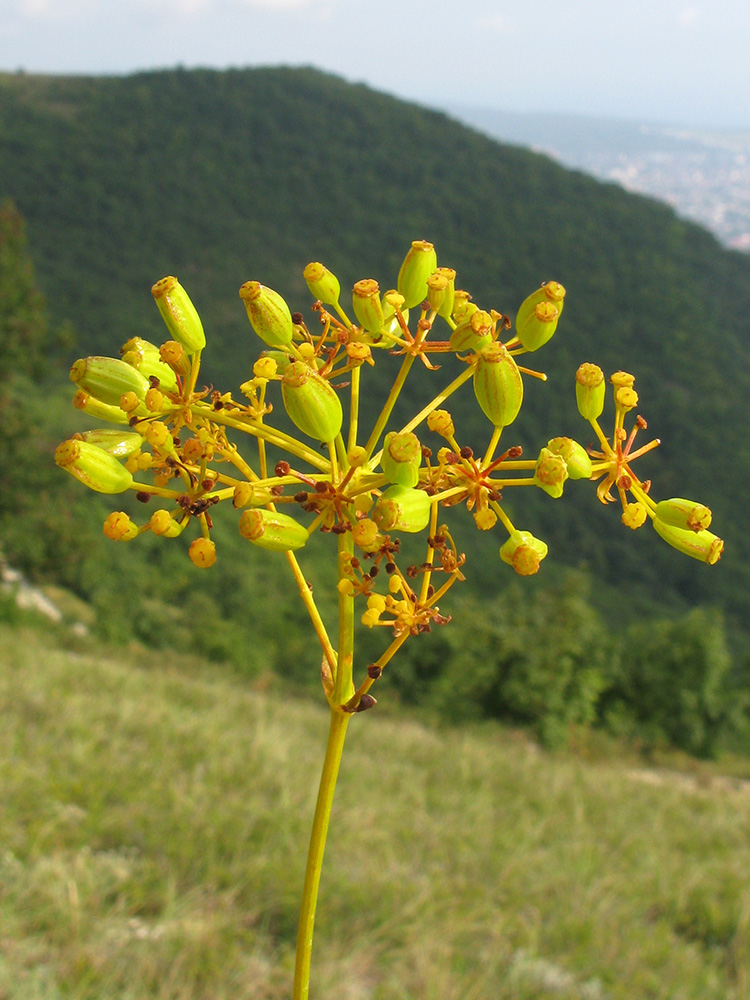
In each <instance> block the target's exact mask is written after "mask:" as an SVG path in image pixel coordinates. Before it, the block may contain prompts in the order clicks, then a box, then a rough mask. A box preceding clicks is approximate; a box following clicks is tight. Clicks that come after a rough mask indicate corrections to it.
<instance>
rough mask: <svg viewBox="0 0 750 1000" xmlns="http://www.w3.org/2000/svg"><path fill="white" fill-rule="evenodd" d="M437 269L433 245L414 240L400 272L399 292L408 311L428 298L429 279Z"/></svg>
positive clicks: (424, 241)
mask: <svg viewBox="0 0 750 1000" xmlns="http://www.w3.org/2000/svg"><path fill="white" fill-rule="evenodd" d="M436 267H437V254H436V253H435V247H434V246H433V245H432V243H428V242H427V241H426V240H414V242H413V243H412V245H411V249H410V250H409V252H408V253H407V255H406V257H405V258H404V262H403V264H402V265H401V269H400V270H399V272H398V282H397V284H398V290H399V292H400V293H401V294H402V295H403V296H404V300H405V301H404V304H405V306H406V308H407V309H411V308H412V307H413V306H417V305H420V303H422V302H423V301H424V300H425V299H426V298H427V279H428V278H429V276H430V275H431V274H432V272H433V271H434V270H435V268H436Z"/></svg>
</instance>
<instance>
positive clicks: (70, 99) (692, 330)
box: [0, 68, 750, 628]
mask: <svg viewBox="0 0 750 1000" xmlns="http://www.w3.org/2000/svg"><path fill="white" fill-rule="evenodd" d="M0 195H8V196H11V197H12V198H13V199H14V200H15V202H16V203H17V205H18V207H19V208H20V210H21V211H22V213H23V214H24V216H25V217H26V219H27V222H28V231H29V237H30V248H31V251H32V253H33V256H34V258H35V262H36V265H37V275H38V279H39V283H40V285H41V287H42V289H43V291H44V292H45V294H46V295H47V298H48V302H49V304H50V307H51V310H52V314H53V321H54V322H55V323H58V322H60V321H61V320H64V319H68V320H72V321H73V323H74V324H75V326H76V328H77V329H78V331H79V332H80V345H81V350H80V353H85V352H96V353H113V352H115V351H116V350H117V348H118V347H119V345H120V343H122V342H123V341H124V340H125V339H126V338H127V337H129V336H131V335H133V334H134V333H138V334H142V335H144V336H146V337H150V338H152V339H156V340H159V339H160V338H161V339H163V327H162V325H161V320H160V318H159V316H158V314H157V312H156V310H155V309H154V306H153V302H152V301H151V297H150V295H149V288H150V286H151V284H152V283H153V281H154V280H156V279H157V278H159V277H161V276H162V275H163V274H168V273H173V274H177V275H178V276H179V277H180V280H181V281H182V282H183V284H184V285H185V286H186V287H187V288H188V289H189V291H190V293H191V296H192V297H193V299H194V301H195V302H196V304H197V306H198V308H199V309H200V311H201V314H202V316H203V318H204V322H205V325H206V328H207V330H208V331H209V337H210V340H211V349H210V352H209V353H208V355H207V361H208V364H209V366H211V365H212V366H213V367H209V368H208V370H207V377H211V378H213V379H215V380H216V382H217V384H223V383H224V382H225V381H226V382H228V387H233V388H234V387H236V385H237V383H238V382H239V381H241V379H242V378H243V377H245V375H244V372H245V370H246V369H245V367H244V366H245V365H249V363H250V359H251V357H252V355H251V352H250V349H249V341H248V336H249V332H250V331H249V327H248V326H247V321H246V319H245V316H244V310H243V308H242V304H241V302H240V301H239V299H238V297H237V289H238V287H239V285H240V284H241V283H242V282H243V281H245V280H246V279H248V278H260V279H261V280H263V281H265V282H267V283H268V284H270V285H272V286H274V287H276V288H277V289H278V290H279V291H281V292H282V293H283V294H284V295H285V297H286V298H287V300H288V301H289V302H290V304H291V305H292V308H293V309H294V308H296V309H300V310H304V309H307V306H308V303H309V301H310V298H309V294H308V292H307V290H306V288H305V287H304V284H303V281H302V277H301V271H302V268H303V266H304V265H305V263H307V262H308V261H309V260H313V259H319V260H323V261H324V262H325V263H326V264H327V265H328V266H329V267H330V268H331V269H332V270H334V271H335V272H336V273H337V274H339V276H340V278H341V280H342V285H343V286H344V287H346V286H350V285H351V284H352V283H353V282H354V281H355V280H357V279H358V278H361V277H365V276H367V277H375V278H378V279H379V280H381V281H383V282H387V281H389V280H392V278H391V277H390V276H391V275H393V274H394V273H395V271H396V269H397V267H398V264H399V263H400V260H401V259H402V257H403V254H404V252H405V249H406V248H407V247H408V245H409V242H410V241H411V240H412V239H416V238H421V237H425V238H428V239H430V240H431V241H433V242H434V243H435V244H436V246H437V249H438V254H439V261H440V263H443V264H448V265H450V266H453V267H455V268H456V269H457V270H458V274H459V284H461V285H463V286H464V287H467V288H468V289H469V290H471V291H472V292H473V294H474V296H475V299H476V300H477V301H478V302H479V303H480V304H481V305H482V306H483V307H485V308H491V307H494V308H497V309H499V310H502V311H505V312H510V313H512V312H513V311H514V310H515V309H516V308H517V306H518V304H519V303H520V301H521V300H522V298H523V297H524V296H525V295H526V294H527V293H528V292H529V291H530V290H531V289H533V288H534V287H536V286H537V285H538V283H539V281H540V280H544V279H548V278H552V277H554V278H556V279H558V280H560V281H562V282H563V283H564V284H565V286H566V287H567V289H568V299H567V302H568V305H566V310H565V316H564V318H563V322H562V323H561V327H560V331H559V332H558V334H557V335H556V337H555V339H554V340H553V341H552V343H551V344H550V345H549V348H548V349H545V351H544V352H543V356H540V360H539V364H540V366H542V367H543V368H544V369H545V370H546V371H547V372H548V373H549V374H550V379H549V381H548V382H547V383H546V385H542V384H536V383H535V384H533V385H531V386H529V390H528V398H529V405H528V415H527V412H526V407H525V408H524V420H523V421H522V422H520V423H519V427H518V440H519V443H521V444H523V445H525V446H526V447H527V448H528V453H529V454H535V453H536V449H538V447H539V446H540V445H541V444H543V443H544V442H545V441H546V439H547V437H549V436H551V434H553V433H565V434H569V435H571V436H579V435H583V436H585V434H586V428H585V425H584V424H583V423H582V421H581V420H580V418H579V417H578V415H577V412H576V409H575V403H574V397H573V389H572V377H573V373H574V371H575V369H576V368H577V366H578V364H579V363H581V362H582V361H593V362H596V363H598V364H600V365H601V366H602V367H603V368H604V369H605V371H608V372H609V371H612V370H615V369H618V368H625V369H627V370H629V371H632V372H633V373H634V374H635V375H636V378H637V386H638V389H639V392H640V395H641V404H640V409H641V412H642V413H643V415H644V416H645V417H646V418H647V419H648V421H649V425H650V430H652V431H653V432H654V433H655V434H656V435H657V436H659V437H661V438H662V439H663V442H664V443H663V446H662V448H661V449H660V450H659V451H658V452H657V453H656V454H655V455H654V456H653V457H652V458H650V459H649V460H648V466H647V474H651V475H652V476H653V479H654V483H655V486H654V489H655V492H657V493H658V495H659V496H674V495H677V496H680V495H687V496H690V497H695V498H696V499H698V500H701V501H702V502H705V503H707V504H709V505H710V506H711V507H712V509H713V511H714V517H715V525H716V528H717V530H718V532H719V533H720V534H722V535H723V536H724V537H725V538H726V541H727V550H726V555H725V557H724V558H723V560H722V562H721V564H720V565H718V566H717V567H714V568H713V569H709V568H708V567H705V566H702V565H699V564H697V563H695V562H693V561H690V560H686V559H684V558H683V557H681V556H678V555H677V554H676V553H673V552H672V551H671V550H668V549H667V548H666V547H665V546H664V545H662V544H660V543H659V542H658V540H656V539H655V538H654V537H648V536H647V533H646V532H642V533H631V532H628V531H627V530H626V529H625V528H623V527H622V526H621V525H620V524H619V515H618V513H617V511H616V510H614V509H610V510H605V509H604V508H602V507H601V506H600V505H599V504H598V502H597V501H596V498H595V496H594V493H593V490H592V489H590V488H587V487H586V486H585V484H583V485H581V484H576V485H579V486H581V488H579V489H577V490H573V489H571V490H570V491H569V495H567V496H566V497H565V498H564V500H562V501H560V502H554V501H551V500H550V499H549V498H548V497H546V496H539V497H535V498H533V500H534V502H533V508H534V509H533V510H532V511H531V513H530V515H529V521H530V522H533V523H534V525H535V531H536V529H537V528H538V531H539V533H540V534H541V535H542V536H543V537H545V538H546V539H547V540H549V542H550V547H551V549H552V551H553V553H554V556H555V558H556V559H558V560H559V561H561V562H567V563H568V564H573V565H575V566H582V567H585V568H588V569H589V570H590V571H591V572H592V574H593V575H594V577H595V579H596V580H597V581H599V583H600V584H601V585H600V586H598V587H597V592H598V593H605V588H604V586H603V585H604V584H609V585H616V586H618V587H620V588H622V587H628V588H629V593H630V594H631V595H632V596H631V599H630V601H627V600H625V601H623V600H622V598H621V599H620V606H621V607H623V608H624V609H625V610H624V611H622V615H623V616H624V617H626V618H627V617H628V616H631V617H632V616H633V615H634V614H635V613H636V612H637V611H638V610H640V609H646V610H661V609H663V608H669V607H671V608H675V609H677V608H685V607H687V606H691V605H693V604H695V603H707V604H719V605H721V606H722V607H724V608H725V610H726V611H727V612H728V614H729V616H730V621H731V623H732V624H733V626H734V627H735V628H736V627H737V626H738V625H739V624H740V623H741V621H742V619H743V616H744V617H745V618H750V559H749V557H750V541H749V539H750V534H749V533H748V531H747V530H746V528H748V527H750V525H749V524H748V516H747V508H746V505H745V504H744V494H745V484H746V483H747V482H748V478H749V473H750V447H749V446H748V444H747V442H746V440H745V438H744V436H743V426H744V422H745V420H746V400H747V398H748V390H749V389H750V365H748V356H749V354H750V332H749V329H748V327H749V325H750V320H749V319H748V317H750V259H748V258H747V257H745V256H743V255H740V254H738V253H732V252H728V251H725V250H723V249H721V247H720V246H719V245H718V243H717V242H716V241H715V240H714V239H713V238H712V237H711V236H710V235H708V234H707V233H706V232H704V231H702V230H701V229H700V228H698V227H696V226H694V225H691V224H688V223H685V222H682V221H680V220H678V219H677V218H676V216H675V215H674V214H673V213H672V212H671V210H669V209H667V208H666V207H664V206H662V205H659V204H657V203H655V202H652V201H649V200H647V199H643V198H639V197H635V196H632V195H629V194H626V193H625V192H623V191H621V190H620V189H618V188H616V187H614V186H607V185H602V184H599V183H597V182H595V181H593V180H591V179H589V178H587V177H584V176H583V175H580V174H576V173H571V172H568V171H565V170H563V169H561V168H559V167H557V166H556V165H554V164H553V163H552V162H550V161H549V160H547V159H545V158H543V157H539V156H536V155H533V154H531V153H527V152H525V151H522V150H520V149H515V148H510V147H504V146H501V145H499V144H497V143H495V142H493V141H491V140H490V139H488V138H485V137H483V136H480V135H478V134H476V133H474V132H472V131H471V130H469V129H467V128H464V127H462V126H460V125H458V124H457V123H455V122H453V121H451V120H449V119H448V118H447V117H445V116H443V115H441V114H438V113H435V112H431V111H427V110H425V109H422V108H419V107H416V106H413V105H409V104H405V103H403V102H400V101H398V100H395V99H393V98H390V97H386V96H384V95H381V94H378V93H375V92H373V91H371V90H369V89H367V88H366V87H362V86H352V85H349V84H346V83H344V82H342V81H341V80H338V79H336V78H332V77H330V76H326V75H324V74H321V73H319V72H316V71H313V70H310V69H283V68H282V69H265V70H241V71H240V70H232V71H228V72H213V71H203V70H200V71H189V72H187V71H183V70H175V71H165V72H154V73H144V74H137V75H134V76H130V77H126V78H116V77H108V78H97V79H95V78H52V77H50V78H42V77H30V76H26V75H23V74H17V75H5V76H2V77H0ZM469 409H470V407H467V413H468V411H469ZM455 412H456V415H457V416H458V417H459V418H460V417H461V407H460V405H458V404H457V405H456V407H455ZM465 438H466V439H467V440H469V441H470V440H471V431H468V432H466V434H465ZM583 443H588V441H587V440H584V442H583ZM645 464H646V463H644V465H645ZM527 492H528V491H527ZM641 535H643V536H646V537H641ZM479 541H480V540H478V539H477V538H476V536H472V535H469V534H467V535H466V537H465V538H463V537H462V539H461V542H462V543H463V544H465V546H466V547H467V549H470V548H471V547H472V546H474V547H475V548H476V547H477V546H478V545H479ZM473 562H474V567H473V569H472V573H470V574H469V577H470V580H473V581H474V583H475V584H479V585H486V584H487V582H488V581H489V580H490V579H492V580H493V581H495V585H497V583H496V581H497V580H498V578H499V577H500V574H501V572H502V570H501V568H500V566H499V564H498V562H497V557H496V553H494V552H493V554H492V557H491V558H485V559H483V560H479V559H476V558H475V559H474V560H473ZM620 594H622V590H620Z"/></svg>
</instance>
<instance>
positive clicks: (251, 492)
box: [232, 483, 273, 507]
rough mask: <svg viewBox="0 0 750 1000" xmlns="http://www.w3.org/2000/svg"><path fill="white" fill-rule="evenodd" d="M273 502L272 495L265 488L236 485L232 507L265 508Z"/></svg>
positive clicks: (242, 484)
mask: <svg viewBox="0 0 750 1000" xmlns="http://www.w3.org/2000/svg"><path fill="white" fill-rule="evenodd" d="M272 500H273V493H271V491H270V489H269V488H268V487H267V486H257V485H256V484H255V483H238V484H237V485H236V486H235V488H234V495H233V497H232V505H233V506H234V507H265V506H266V504H268V503H271V501H272Z"/></svg>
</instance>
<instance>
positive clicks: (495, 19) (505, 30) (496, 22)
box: [477, 14, 516, 35]
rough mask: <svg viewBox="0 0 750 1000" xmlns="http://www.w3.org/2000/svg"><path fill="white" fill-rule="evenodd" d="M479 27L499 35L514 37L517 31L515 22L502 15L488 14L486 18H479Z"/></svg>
mask: <svg viewBox="0 0 750 1000" xmlns="http://www.w3.org/2000/svg"><path fill="white" fill-rule="evenodd" d="M477 27H478V28H485V29H486V30H487V31H495V32H497V33H498V34H499V35H512V34H513V32H514V31H515V29H516V26H515V25H514V24H513V22H512V21H510V20H509V19H508V18H507V17H504V16H503V15H502V14H488V15H487V16H486V17H480V18H477Z"/></svg>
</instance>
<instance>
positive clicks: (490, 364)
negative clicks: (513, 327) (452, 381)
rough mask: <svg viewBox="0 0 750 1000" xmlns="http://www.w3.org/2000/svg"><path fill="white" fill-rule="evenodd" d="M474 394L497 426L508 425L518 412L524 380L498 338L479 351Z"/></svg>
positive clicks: (489, 418)
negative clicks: (497, 340)
mask: <svg viewBox="0 0 750 1000" xmlns="http://www.w3.org/2000/svg"><path fill="white" fill-rule="evenodd" d="M474 395H475V396H476V398H477V402H478V403H479V405H480V406H481V408H482V411H483V413H484V414H485V416H486V417H487V419H488V420H489V421H490V422H491V423H492V424H494V425H495V427H507V426H508V424H512V423H513V421H514V420H515V419H516V417H517V416H518V413H519V411H520V409H521V403H522V402H523V381H522V379H521V373H520V372H519V370H518V365H517V364H516V363H515V361H514V360H513V358H512V357H511V356H510V354H509V353H508V351H507V350H506V348H505V347H504V346H503V344H500V343H497V342H495V343H493V344H490V346H489V347H486V348H485V349H484V350H482V351H481V352H480V354H479V358H478V360H477V363H476V367H475V368H474Z"/></svg>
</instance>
